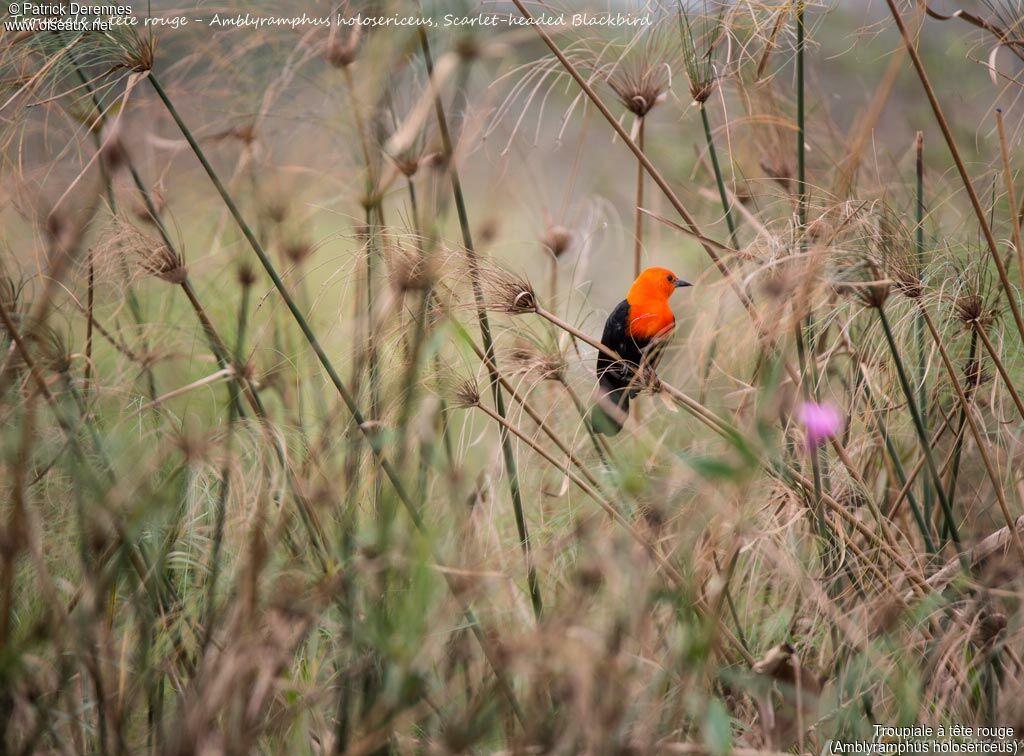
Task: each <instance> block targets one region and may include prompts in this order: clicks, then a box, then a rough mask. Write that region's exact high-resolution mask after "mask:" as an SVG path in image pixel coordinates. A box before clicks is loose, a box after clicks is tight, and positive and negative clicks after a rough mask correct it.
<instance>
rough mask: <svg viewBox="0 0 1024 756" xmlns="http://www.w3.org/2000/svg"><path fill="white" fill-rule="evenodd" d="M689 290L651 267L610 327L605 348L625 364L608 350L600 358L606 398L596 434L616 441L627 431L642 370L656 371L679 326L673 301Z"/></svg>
mask: <svg viewBox="0 0 1024 756" xmlns="http://www.w3.org/2000/svg"><path fill="white" fill-rule="evenodd" d="M683 286H690V283H689V282H687V281H684V280H683V279H681V278H679V277H678V276H676V274H675V273H673V272H672V271H671V270H668V269H666V268H648V269H647V270H645V271H643V272H642V273H641V274H640V275H639V277H638V278H637V279H636V281H634V282H633V285H632V286H630V287H629V293H628V294H626V298H625V299H624V300H622V301H621V302H619V304H618V305H617V306H616V307H615V309H614V310H612V313H611V315H609V316H608V319H607V320H606V321H605V322H604V333H603V334H602V335H601V343H602V344H604V345H605V346H606V347H608V348H609V349H611V350H612V351H613V352H615V353H616V354H617V355H618V356H619V357H620V359H618V360H616V359H614V358H613V357H611V356H610V355H608V354H606V353H605V352H603V351H601V352H598V355H597V380H598V383H599V384H600V388H601V396H600V398H599V400H598V403H597V404H596V405H595V406H594V408H593V409H592V410H591V413H590V420H591V424H592V426H593V428H594V430H595V431H596V432H598V433H604V434H606V435H609V436H614V435H615V434H616V433H618V432H619V431H620V430H622V423H623V421H624V420H625V418H626V416H627V413H628V412H629V401H630V400H631V399H632V398H633V397H634V396H636V395H637V393H639V388H640V386H639V380H640V379H639V376H638V375H637V370H638V369H639V368H640V367H641V366H647V365H649V366H651V367H654V366H655V363H656V361H657V357H658V354H657V352H658V351H659V349H660V346H661V345H663V344H664V343H665V339H666V337H667V336H668V335H669V334H670V333H671V331H672V327H673V326H674V325H675V322H676V319H675V316H674V315H673V314H672V309H671V308H670V307H669V304H668V300H669V297H671V296H672V292H674V291H675V290H676V289H678V288H680V287H683ZM602 405H603V406H602Z"/></svg>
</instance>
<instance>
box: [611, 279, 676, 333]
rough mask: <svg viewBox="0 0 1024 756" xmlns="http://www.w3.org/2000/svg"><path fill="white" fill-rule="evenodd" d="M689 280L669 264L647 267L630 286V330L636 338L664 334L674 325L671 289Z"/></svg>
mask: <svg viewBox="0 0 1024 756" xmlns="http://www.w3.org/2000/svg"><path fill="white" fill-rule="evenodd" d="M689 285H690V283H689V282H688V281H684V280H683V279H681V278H679V276H677V275H676V274H675V273H673V272H672V271H671V270H669V269H668V268H648V269H647V270H645V271H643V272H642V273H641V274H640V275H639V276H638V277H637V279H636V281H634V282H633V285H632V286H630V287H629V294H627V295H626V301H627V302H628V303H629V325H628V327H627V333H629V335H630V336H632V337H634V338H640V339H650V338H653V337H654V336H657V335H659V334H663V333H665V332H666V331H668V330H670V329H671V328H672V326H673V325H675V316H673V315H672V308H671V307H669V306H668V300H669V297H671V296H672V292H673V291H675V290H676V289H679V288H681V287H683V286H689Z"/></svg>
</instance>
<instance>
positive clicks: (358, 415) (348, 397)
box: [148, 71, 526, 725]
mask: <svg viewBox="0 0 1024 756" xmlns="http://www.w3.org/2000/svg"><path fill="white" fill-rule="evenodd" d="M148 78H149V83H150V85H151V86H152V87H153V90H154V91H155V92H156V94H157V97H159V98H160V101H161V102H162V103H163V104H164V107H165V108H166V109H167V113H168V114H169V115H170V116H171V118H172V119H173V120H174V123H175V124H176V125H177V126H178V129H179V130H180V131H181V134H182V136H184V137H185V141H186V142H188V145H189V147H190V148H191V150H192V153H193V154H194V155H195V156H196V159H197V160H198V161H199V163H200V164H201V165H202V166H203V170H205V171H206V175H207V176H208V177H209V179H210V182H211V183H212V184H213V186H214V188H215V189H216V190H217V193H218V194H219V195H220V198H221V200H222V201H223V202H224V205H225V207H227V209H228V212H229V213H230V214H231V217H232V218H233V219H234V221H235V223H236V224H237V225H238V228H239V230H240V231H241V232H242V235H243V236H245V239H246V241H247V242H249V246H250V247H251V248H252V251H253V252H254V253H255V254H256V257H257V258H258V259H259V261H260V264H261V265H262V266H263V269H264V270H265V271H266V273H267V275H268V276H270V280H271V281H272V282H273V284H274V288H275V289H277V292H278V294H280V295H281V299H283V300H284V303H285V306H286V307H287V308H288V311H289V312H290V313H291V314H292V317H293V318H294V319H295V322H296V323H297V324H298V326H299V329H300V330H301V331H302V335H303V336H304V337H305V338H306V341H307V342H308V343H309V346H310V348H312V350H313V352H314V353H315V354H316V356H317V359H318V360H319V361H320V365H321V366H322V367H323V369H324V372H326V373H327V377H328V378H330V380H331V383H332V384H333V385H334V388H335V389H336V390H337V392H338V396H340V397H341V400H342V401H343V402H344V403H345V406H346V408H348V411H349V414H351V415H352V420H353V422H354V423H355V425H356V427H357V428H359V430H360V432H361V433H362V434H363V435H364V436H365V437H366V440H367V441H368V442H369V446H370V450H371V451H372V453H373V456H374V457H375V458H376V460H377V464H378V465H380V468H381V469H382V470H383V471H384V474H385V476H387V479H388V481H389V482H390V483H391V486H392V488H393V489H394V492H395V495H396V496H398V498H399V500H400V501H401V502H402V505H403V506H404V507H405V509H406V511H407V512H408V513H409V517H410V519H411V520H412V522H413V525H414V526H415V527H416V529H417V530H420V531H423V530H425V529H426V526H425V524H424V522H423V518H422V516H421V515H420V512H419V509H417V507H416V505H415V503H414V502H413V500H412V498H411V497H410V496H409V494H408V493H407V492H406V490H405V486H404V485H403V484H402V480H401V477H400V476H399V474H398V471H397V470H396V469H395V467H394V465H392V464H391V461H390V460H389V459H388V458H387V457H386V456H385V455H384V451H383V449H382V448H381V445H380V439H379V436H378V434H376V433H373V432H372V431H371V430H370V428H369V427H368V426H367V424H366V417H365V416H364V415H363V413H362V411H361V410H360V409H359V405H358V404H357V403H356V401H355V397H353V396H352V393H351V392H350V391H349V389H348V387H347V386H346V385H345V383H344V381H342V380H341V376H340V375H339V374H338V371H337V370H336V369H335V367H334V365H333V364H332V363H331V360H330V358H329V357H328V356H327V353H326V352H325V351H324V348H323V346H321V344H320V341H319V340H318V339H317V337H316V334H315V333H313V329H312V328H310V325H309V322H308V321H307V320H306V318H305V316H304V315H303V314H302V311H301V310H299V307H298V305H297V304H296V303H295V300H294V298H292V295H291V294H290V293H289V292H288V288H287V287H286V286H285V285H284V281H283V280H281V276H280V274H278V272H277V269H276V268H275V267H274V263H273V262H272V261H271V259H270V257H269V256H268V255H267V253H266V250H264V249H263V245H262V244H260V242H259V240H258V239H257V238H256V236H255V235H254V234H253V232H252V229H251V228H250V227H249V224H248V223H246V221H245V218H243V217H242V213H241V212H240V211H239V209H238V206H237V205H236V204H235V201H234V199H232V197H231V195H230V194H229V193H228V191H227V189H226V188H225V187H224V184H223V182H221V180H220V177H219V176H218V175H217V172H216V171H214V169H213V166H212V165H210V161H209V160H208V159H207V158H206V153H205V152H203V149H202V147H200V146H199V143H198V142H197V141H196V139H195V136H193V134H192V131H191V130H190V129H189V128H188V126H187V125H186V124H185V122H184V121H183V120H182V118H181V115H180V114H179V113H178V110H177V108H175V107H174V103H173V102H171V99H170V97H168V96H167V92H165V91H164V88H163V86H162V85H161V84H160V81H159V79H158V78H157V77H156V76H155V75H154V74H153V72H152V71H150V72H149V77H148ZM451 580H452V578H451V576H450V575H447V574H446V575H445V581H446V582H448V584H449V587H450V588H451V590H452V592H453V593H455V594H456V596H458V591H457V590H456V588H455V586H453V585H452V582H451ZM460 604H461V601H460ZM462 611H463V615H464V617H465V619H466V622H467V624H468V625H469V627H470V629H471V630H472V632H473V635H474V636H475V637H476V639H477V641H478V642H479V644H480V646H481V648H482V649H483V651H484V655H485V656H486V657H487V660H488V662H489V664H490V665H491V667H492V669H493V670H494V673H495V675H496V676H497V678H498V684H499V687H500V688H501V689H502V692H503V693H504V695H505V697H506V699H507V701H508V704H509V707H510V708H511V710H512V713H513V714H514V715H515V716H516V719H517V720H518V721H519V722H520V724H524V725H525V723H526V716H525V714H524V713H523V710H522V708H521V707H520V706H519V703H518V701H517V700H516V698H515V694H514V692H513V691H512V688H511V686H510V685H509V683H508V681H507V679H506V678H505V675H504V674H503V672H502V664H501V663H500V662H499V661H498V659H497V658H496V657H495V656H494V654H493V652H492V651H491V648H490V642H489V641H488V639H487V638H486V636H485V635H484V632H483V629H482V628H481V626H480V622H479V621H478V620H477V618H476V614H475V613H474V611H473V609H472V608H471V607H470V606H468V605H467V604H462Z"/></svg>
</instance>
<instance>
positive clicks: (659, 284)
mask: <svg viewBox="0 0 1024 756" xmlns="http://www.w3.org/2000/svg"><path fill="white" fill-rule="evenodd" d="M691 285H692V284H691V283H690V282H689V281H684V280H683V279H681V278H680V277H679V276H677V275H676V274H675V273H673V272H672V271H671V270H669V269H668V268H647V269H646V270H644V271H642V272H641V273H640V275H639V276H637V279H636V280H635V281H634V282H633V285H632V286H630V287H629V294H628V295H627V296H626V299H627V300H629V302H630V304H634V303H637V304H639V303H641V302H651V303H654V302H668V300H669V297H671V296H672V292H674V291H675V290H676V289H679V288H682V287H683V286H691Z"/></svg>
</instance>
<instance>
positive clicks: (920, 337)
mask: <svg viewBox="0 0 1024 756" xmlns="http://www.w3.org/2000/svg"><path fill="white" fill-rule="evenodd" d="M915 153H916V159H915V167H916V171H915V173H916V176H917V203H916V204H917V227H916V229H915V234H914V241H915V247H916V252H917V275H918V277H921V276H922V275H923V273H924V265H925V260H924V132H921V131H919V132H917V140H916V141H915ZM916 326H917V383H918V392H919V394H918V406H920V407H921V419H922V420H923V421H924V429H925V433H926V434H928V435H929V436H930V435H931V434H930V433H929V428H928V423H929V420H928V416H929V414H930V413H929V410H928V381H927V369H928V350H927V347H926V346H925V344H926V336H925V324H924V315H922V314H921V313H920V312H918V313H917V319H916ZM961 424H962V423H961ZM921 489H922V491H923V494H924V517H925V520H926V521H928V522H931V516H932V507H933V505H934V496H935V495H934V491H933V489H932V486H931V481H930V480H929V479H928V478H927V477H923V478H921ZM949 500H950V501H952V500H953V497H952V496H949Z"/></svg>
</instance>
